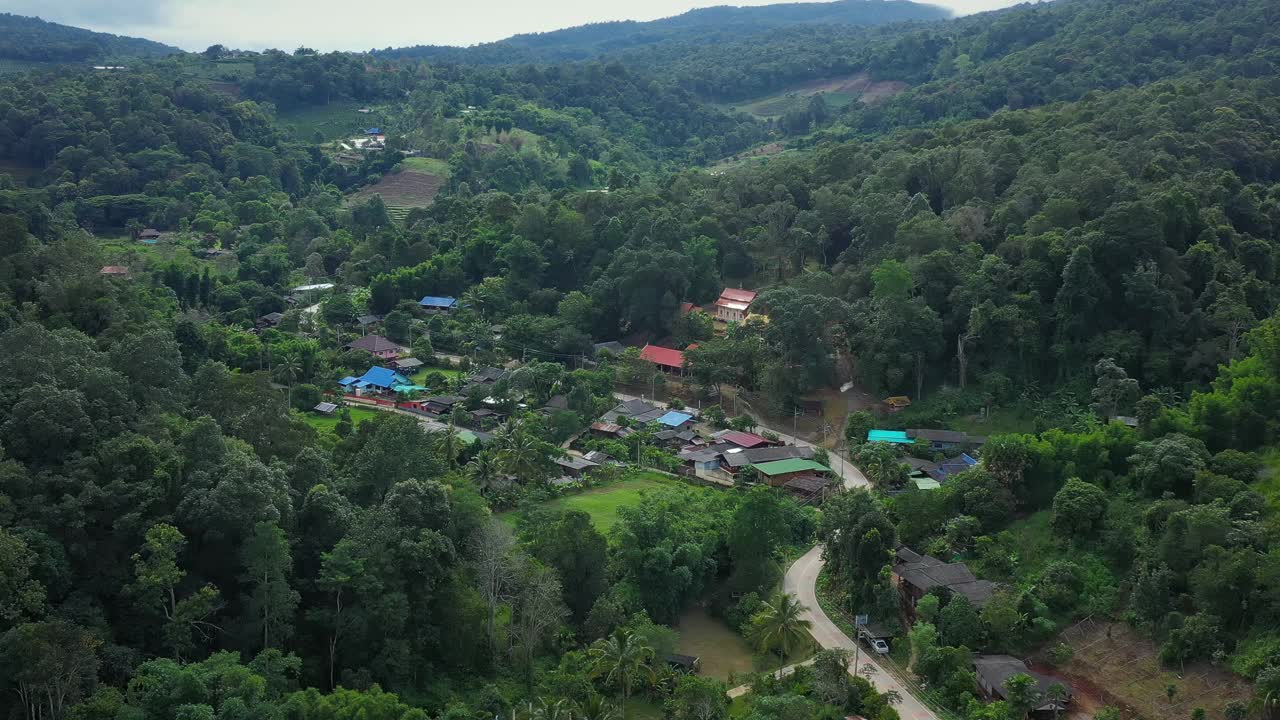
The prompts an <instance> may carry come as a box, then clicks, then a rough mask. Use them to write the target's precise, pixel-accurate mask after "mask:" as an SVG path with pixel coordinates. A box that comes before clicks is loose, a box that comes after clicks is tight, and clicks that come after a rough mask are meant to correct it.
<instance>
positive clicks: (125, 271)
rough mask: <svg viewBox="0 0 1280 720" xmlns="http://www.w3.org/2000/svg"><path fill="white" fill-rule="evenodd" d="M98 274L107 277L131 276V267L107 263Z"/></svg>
mask: <svg viewBox="0 0 1280 720" xmlns="http://www.w3.org/2000/svg"><path fill="white" fill-rule="evenodd" d="M98 274H99V275H102V276H105V277H118V278H127V277H129V268H127V267H125V266H123V265H107V266H105V267H103V268H102V269H101V270H99V271H98Z"/></svg>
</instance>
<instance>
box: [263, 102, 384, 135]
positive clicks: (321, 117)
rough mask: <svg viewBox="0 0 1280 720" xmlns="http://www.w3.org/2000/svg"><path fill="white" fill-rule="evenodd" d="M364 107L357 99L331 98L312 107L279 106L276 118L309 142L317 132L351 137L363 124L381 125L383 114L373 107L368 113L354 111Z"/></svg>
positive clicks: (358, 133)
mask: <svg viewBox="0 0 1280 720" xmlns="http://www.w3.org/2000/svg"><path fill="white" fill-rule="evenodd" d="M362 107H364V105H363V104H361V103H358V102H335V103H330V104H328V105H320V106H315V107H301V108H294V109H290V110H281V111H279V112H277V113H276V119H277V120H278V121H279V122H280V124H281V125H285V126H287V127H290V128H293V134H294V136H295V137H297V138H298V139H300V140H305V141H308V142H310V141H311V140H313V139H314V138H315V137H316V135H317V133H318V134H319V135H320V136H321V137H322V138H324V140H326V141H328V140H337V139H339V138H347V137H355V136H358V135H360V134H362V133H363V132H364V129H365V128H370V127H381V126H382V125H383V124H384V123H385V122H386V117H385V115H384V114H383V113H382V112H380V111H378V110H377V109H374V110H373V112H370V113H360V112H356V111H357V110H359V109H360V108H362Z"/></svg>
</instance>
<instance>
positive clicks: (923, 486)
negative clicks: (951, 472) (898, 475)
mask: <svg viewBox="0 0 1280 720" xmlns="http://www.w3.org/2000/svg"><path fill="white" fill-rule="evenodd" d="M911 480H912V482H914V483H915V484H916V487H917V488H918V489H920V490H937V489H938V488H940V487H942V483H940V482H938V481H937V480H934V479H933V478H931V477H928V476H927V475H926V476H925V477H917V478H911Z"/></svg>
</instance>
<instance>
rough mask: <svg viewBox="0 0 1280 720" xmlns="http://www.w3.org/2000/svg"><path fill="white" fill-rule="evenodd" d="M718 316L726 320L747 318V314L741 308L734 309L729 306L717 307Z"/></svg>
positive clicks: (734, 320) (737, 320)
mask: <svg viewBox="0 0 1280 720" xmlns="http://www.w3.org/2000/svg"><path fill="white" fill-rule="evenodd" d="M716 318H717V319H719V320H723V321H725V322H742V321H743V320H746V319H747V314H746V313H745V312H743V311H741V310H734V309H732V308H727V307H717V308H716Z"/></svg>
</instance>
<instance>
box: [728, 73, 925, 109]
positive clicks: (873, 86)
mask: <svg viewBox="0 0 1280 720" xmlns="http://www.w3.org/2000/svg"><path fill="white" fill-rule="evenodd" d="M906 88H907V84H906V83H903V82H897V81H879V82H878V81H874V80H872V79H871V76H869V75H868V74H867V73H854V74H853V75H842V76H839V77H833V78H823V79H820V80H810V81H808V82H805V83H801V84H799V85H794V86H792V87H789V88H786V89H785V90H782V91H779V92H776V93H773V94H770V95H765V96H763V97H759V98H755V99H752V100H743V101H741V102H737V103H729V104H722V105H720V107H721V108H723V109H724V110H727V111H729V112H745V113H747V114H750V115H754V116H755V117H758V118H760V119H762V120H768V119H772V118H779V117H782V116H783V115H785V114H787V113H788V112H790V111H792V110H798V109H803V108H804V107H805V106H806V105H807V104H808V102H809V98H811V97H813V96H814V95H822V96H823V99H824V100H826V102H827V107H828V108H829V109H831V110H839V109H840V108H843V107H845V106H846V105H849V104H850V103H852V102H857V101H861V102H865V103H868V104H871V103H875V102H879V101H880V100H884V99H885V98H889V97H893V96H894V95H896V94H898V93H900V92H902V91H903V90H905V89H906Z"/></svg>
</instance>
